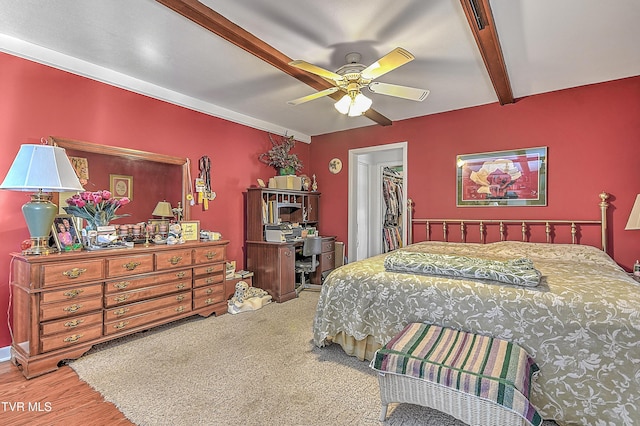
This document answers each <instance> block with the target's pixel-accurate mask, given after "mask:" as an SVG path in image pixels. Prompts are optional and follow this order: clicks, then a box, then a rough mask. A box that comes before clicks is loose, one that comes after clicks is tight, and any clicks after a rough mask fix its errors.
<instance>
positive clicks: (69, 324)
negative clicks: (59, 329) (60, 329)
mask: <svg viewBox="0 0 640 426" xmlns="http://www.w3.org/2000/svg"><path fill="white" fill-rule="evenodd" d="M83 322H84V320H82V319H75V320H72V321H67V322H65V323H64V326H65V327H69V328H74V327H77V326H79V325H80V324H82V323H83Z"/></svg>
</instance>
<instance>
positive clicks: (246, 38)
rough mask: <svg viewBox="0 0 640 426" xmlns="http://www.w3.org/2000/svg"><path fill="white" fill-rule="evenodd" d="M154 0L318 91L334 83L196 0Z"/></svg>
mask: <svg viewBox="0 0 640 426" xmlns="http://www.w3.org/2000/svg"><path fill="white" fill-rule="evenodd" d="M156 1H157V2H158V3H160V4H163V5H164V6H166V7H168V8H169V9H171V10H173V11H174V12H176V13H178V14H180V15H182V16H184V17H185V18H187V19H189V20H191V21H193V22H195V23H196V24H198V25H200V26H201V27H203V28H205V29H207V30H209V31H211V32H212V33H214V34H215V35H217V36H219V37H222V38H223V39H225V40H227V41H228V42H229V43H232V44H234V45H235V46H237V47H239V48H241V49H243V50H245V51H247V52H249V53H250V54H252V55H254V56H255V57H257V58H259V59H262V60H263V61H265V62H267V63H268V64H270V65H272V66H274V67H276V68H277V69H279V70H280V71H283V72H285V73H286V74H288V75H290V76H292V77H294V78H295V79H297V80H298V81H300V82H302V83H305V84H307V85H308V86H311V87H312V88H314V89H316V90H318V91H320V90H324V89H329V88H331V87H335V86H334V85H333V84H332V83H330V82H329V81H327V80H325V79H323V78H322V77H319V76H317V75H314V74H310V73H308V72H306V71H303V70H301V69H299V68H296V67H292V66H290V65H289V62H291V61H292V60H293V59H291V58H289V57H288V56H287V55H285V54H284V53H282V52H280V51H279V50H277V49H275V48H274V47H272V46H271V45H269V44H267V43H265V42H264V41H263V40H261V39H259V38H258V37H256V36H254V35H253V34H251V33H250V32H248V31H246V30H245V29H243V28H242V27H240V26H238V25H236V24H234V23H233V22H231V21H230V20H228V19H227V18H225V17H224V16H222V15H220V14H219V13H218V12H216V11H214V10H212V9H211V8H209V7H207V6H205V5H204V4H202V3H200V2H199V1H197V0H156ZM343 96H344V92H342V91H338V92H336V93H333V94H331V95H329V97H331V98H333V99H335V100H336V101H338V100H340V99H341V98H342V97H343ZM367 113H368V114H367ZM367 113H365V116H367V117H368V118H370V119H371V120H373V121H375V122H377V123H378V124H380V125H382V126H388V125H390V124H392V122H391V120H389V119H388V118H387V117H385V116H383V115H382V114H380V113H378V112H376V111H373V110H369V111H367Z"/></svg>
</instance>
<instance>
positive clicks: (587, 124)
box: [310, 77, 640, 269]
mask: <svg viewBox="0 0 640 426" xmlns="http://www.w3.org/2000/svg"><path fill="white" fill-rule="evenodd" d="M425 102H429V99H428V98H427V99H426V100H425ZM374 107H375V105H374ZM380 112H381V113H383V114H384V111H380ZM404 141H407V142H408V158H409V160H408V187H407V189H408V192H409V197H410V198H412V199H413V200H414V201H415V217H449V218H482V219H487V218H497V217H499V218H505V219H535V218H539V219H574V218H575V219H599V217H600V216H599V215H600V210H599V207H598V203H599V201H600V200H599V197H598V194H599V193H600V192H601V191H603V190H604V191H607V192H609V193H610V194H611V198H610V200H609V201H610V203H611V208H610V216H609V218H610V223H609V233H610V243H612V245H611V247H610V250H609V253H610V254H611V255H612V256H613V257H614V258H615V259H616V261H618V262H619V263H620V264H621V265H623V266H624V267H625V268H627V269H629V268H630V267H631V266H632V264H633V262H634V261H635V259H636V258H640V231H625V230H624V227H625V225H626V222H627V219H628V215H629V213H630V211H631V206H632V205H633V201H634V200H635V198H636V194H638V193H640V161H639V160H640V143H639V142H640V77H633V78H627V79H623V80H617V81H612V82H607V83H602V84H595V85H590V86H582V87H578V88H574V89H567V90H562V91H558V92H552V93H547V94H541V95H537V96H531V97H527V98H523V99H519V100H518V101H517V102H516V103H515V104H511V105H505V106H500V105H498V104H497V103H495V104H490V105H484V106H479V107H474V108H468V109H464V110H457V111H451V112H447V113H441V114H436V115H430V116H424V117H419V118H415V119H410V120H404V121H399V122H396V123H394V124H393V125H392V126H389V127H380V126H370V127H366V128H361V129H356V130H351V131H344V132H339V133H333V134H328V135H323V136H317V137H314V138H313V141H312V144H311V165H310V166H311V169H312V170H314V173H316V175H317V178H318V185H319V190H320V191H322V194H323V195H322V200H323V202H322V205H321V210H320V214H321V217H322V223H323V227H322V228H323V229H322V231H323V233H324V234H328V235H337V236H338V239H339V240H341V241H345V242H346V241H347V212H348V210H347V202H348V198H347V196H348V194H347V188H348V158H349V157H348V151H349V150H350V149H354V148H362V147H368V146H374V145H381V144H388V143H395V142H404ZM539 146H546V147H548V180H547V184H548V202H547V206H546V207H461V208H457V207H456V164H455V162H456V156H457V155H458V154H471V153H476V152H486V151H498V150H509V149H515V148H527V147H539ZM334 157H338V158H340V159H341V160H342V162H343V165H344V168H343V169H342V172H341V173H339V174H336V175H333V174H331V173H329V171H328V168H327V165H328V163H329V161H330V160H331V159H332V158H334Z"/></svg>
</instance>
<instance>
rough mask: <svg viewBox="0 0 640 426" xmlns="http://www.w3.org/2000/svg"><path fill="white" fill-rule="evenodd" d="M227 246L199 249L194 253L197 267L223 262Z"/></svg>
mask: <svg viewBox="0 0 640 426" xmlns="http://www.w3.org/2000/svg"><path fill="white" fill-rule="evenodd" d="M226 247H227V246H226V245H225V246H219V247H199V248H197V249H195V250H194V251H193V254H194V255H193V259H194V263H195V264H196V265H200V264H202V263H211V262H222V261H224V260H225V258H226Z"/></svg>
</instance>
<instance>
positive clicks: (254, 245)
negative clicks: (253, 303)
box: [245, 188, 335, 302]
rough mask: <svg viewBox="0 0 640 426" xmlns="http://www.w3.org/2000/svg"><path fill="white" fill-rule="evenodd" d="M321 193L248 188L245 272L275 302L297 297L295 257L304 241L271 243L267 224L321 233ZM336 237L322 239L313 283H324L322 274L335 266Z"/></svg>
mask: <svg viewBox="0 0 640 426" xmlns="http://www.w3.org/2000/svg"><path fill="white" fill-rule="evenodd" d="M319 207H320V193H319V192H307V191H295V190H287V189H272V188H248V189H247V212H246V222H247V223H246V226H247V240H246V243H245V244H246V256H247V258H246V269H248V270H249V271H252V272H253V273H254V277H253V285H254V286H255V287H258V288H262V289H263V290H266V291H267V292H269V294H270V295H271V296H272V297H273V300H275V301H276V302H286V301H287V300H291V299H293V298H295V297H296V289H295V282H296V274H295V258H296V256H295V255H296V247H300V246H301V245H302V242H301V241H291V242H269V241H266V239H265V229H266V227H267V225H274V224H277V223H278V221H280V222H282V223H287V222H288V223H299V224H300V225H301V226H302V227H315V228H316V229H317V232H319V231H320V227H319V224H320V221H319V215H318V213H319ZM334 245H335V237H323V238H322V254H321V255H320V256H319V262H320V264H319V265H318V267H317V269H316V271H315V272H314V273H312V274H311V277H310V282H311V283H312V284H322V273H323V272H326V271H330V270H332V269H333V268H334V267H335V251H334Z"/></svg>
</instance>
